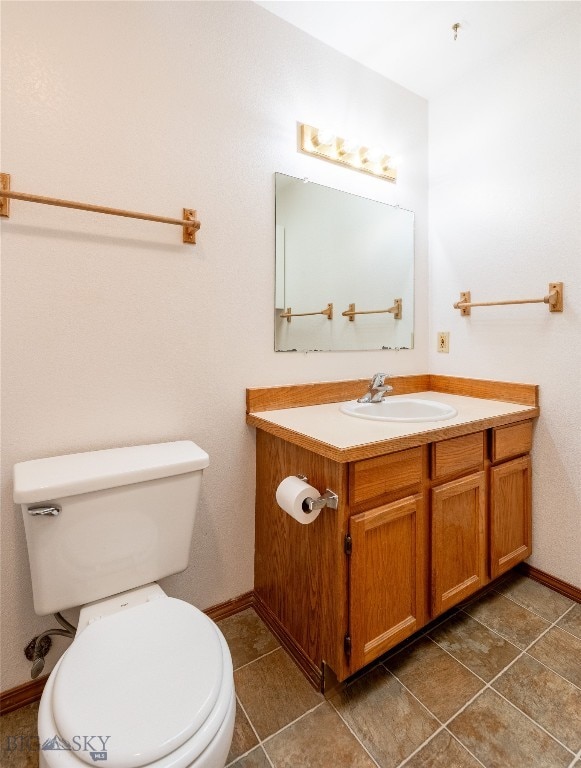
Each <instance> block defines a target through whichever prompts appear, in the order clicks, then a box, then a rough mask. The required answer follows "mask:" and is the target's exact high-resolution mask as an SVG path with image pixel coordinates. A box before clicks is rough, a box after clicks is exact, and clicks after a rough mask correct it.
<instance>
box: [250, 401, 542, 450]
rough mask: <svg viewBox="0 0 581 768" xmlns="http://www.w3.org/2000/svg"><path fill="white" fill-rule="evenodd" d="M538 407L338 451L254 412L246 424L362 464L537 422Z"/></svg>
mask: <svg viewBox="0 0 581 768" xmlns="http://www.w3.org/2000/svg"><path fill="white" fill-rule="evenodd" d="M539 413H540V411H539V408H534V407H531V408H530V410H528V411H522V412H521V413H508V414H506V415H504V416H491V417H489V418H486V419H477V420H476V421H469V422H466V423H465V424H456V425H455V426H452V427H444V426H442V427H436V428H431V429H430V430H429V431H426V432H419V433H416V434H413V435H403V436H402V437H390V438H388V439H386V440H381V441H377V442H373V443H363V444H362V445H354V446H350V447H348V448H336V447H335V446H333V445H329V443H324V442H322V441H321V440H316V439H315V438H313V437H309V436H308V435H304V434H302V433H301V432H295V431H294V430H292V429H288V428H287V427H281V426H280V425H279V424H274V423H273V422H271V421H267V420H266V419H262V418H261V417H260V416H257V415H256V414H254V413H249V414H248V415H247V416H246V423H247V424H250V425H251V426H253V427H258V428H259V429H262V430H264V431H265V432H269V433H270V434H271V435H275V436H276V437H280V438H282V439H283V440H287V441H288V442H289V443H293V444H294V445H298V446H300V447H301V448H306V449H307V450H308V451H313V452H314V453H318V454H319V455H320V456H324V457H325V458H327V459H331V460H333V461H338V462H340V463H345V462H348V461H359V460H360V459H371V458H374V457H375V456H383V455H385V454H387V453H394V452H395V451H402V450H405V449H406V448H414V447H416V446H418V445H425V444H426V443H432V442H434V441H436V440H447V439H448V438H451V437H461V436H462V435H469V434H471V433H472V432H480V431H481V430H484V429H490V428H491V427H502V426H505V425H506V424H515V423H516V422H518V421H527V420H528V419H535V418H536V417H537V416H538V415H539Z"/></svg>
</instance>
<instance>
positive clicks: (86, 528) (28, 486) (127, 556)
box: [14, 440, 209, 615]
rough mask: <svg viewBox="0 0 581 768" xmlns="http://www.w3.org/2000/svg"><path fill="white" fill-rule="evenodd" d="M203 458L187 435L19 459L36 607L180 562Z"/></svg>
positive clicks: (65, 602) (71, 601)
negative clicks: (151, 442) (178, 438)
mask: <svg viewBox="0 0 581 768" xmlns="http://www.w3.org/2000/svg"><path fill="white" fill-rule="evenodd" d="M208 464H209V457H208V454H207V453H206V452H205V451H203V450H202V449H201V448H200V447H199V446H197V445H196V444H195V443H192V442H190V441H188V440H182V441H179V442H173V443H160V444H156V445H138V446H133V447H130V448H112V449H109V450H105V451H92V452H88V453H75V454H71V455H69V456H54V457H52V458H48V459H36V460H34V461H26V462H22V463H20V464H16V465H15V467H14V501H15V502H16V503H17V504H20V505H21V507H22V514H23V517H24V527H25V531H26V542H27V545H28V557H29V560H30V571H31V576H32V591H33V597H34V610H35V611H36V613H38V614H40V615H45V614H48V613H56V612H57V611H62V610H64V609H65V608H71V607H73V606H79V605H83V604H85V603H88V602H91V601H93V600H99V599H101V598H103V597H108V596H110V595H115V594H117V593H118V592H123V591H125V590H128V589H132V588H133V587H138V586H141V585H143V584H148V583H150V582H152V581H156V580H157V579H161V578H163V577H164V576H169V575H170V574H172V573H179V571H183V570H184V569H185V568H186V567H187V565H188V560H189V555H190V544H191V539H192V530H193V526H194V518H195V514H196V508H197V505H198V499H199V495H200V487H201V483H202V471H203V470H204V468H205V467H207V466H208ZM46 509H48V510H52V512H53V514H50V512H49V513H46V514H42V511H43V510H46ZM55 511H56V512H58V514H54V512H55ZM31 513H32V514H31Z"/></svg>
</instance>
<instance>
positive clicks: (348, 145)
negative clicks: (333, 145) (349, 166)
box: [339, 139, 359, 155]
mask: <svg viewBox="0 0 581 768" xmlns="http://www.w3.org/2000/svg"><path fill="white" fill-rule="evenodd" d="M358 149H359V142H358V141H356V140H355V139H343V141H342V142H341V144H340V146H339V154H340V155H354V154H355V152H357V150H358Z"/></svg>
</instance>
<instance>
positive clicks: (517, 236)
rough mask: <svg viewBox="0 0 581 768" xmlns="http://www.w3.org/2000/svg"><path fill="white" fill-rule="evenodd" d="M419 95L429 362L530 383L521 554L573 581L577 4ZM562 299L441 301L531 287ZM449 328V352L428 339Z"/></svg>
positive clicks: (579, 497)
mask: <svg viewBox="0 0 581 768" xmlns="http://www.w3.org/2000/svg"><path fill="white" fill-rule="evenodd" d="M569 6H570V10H569V12H568V14H567V15H566V16H565V17H561V18H560V19H559V20H558V22H557V23H556V24H555V25H554V26H552V27H549V28H547V29H545V30H543V31H542V32H539V33H538V34H536V35H533V36H531V37H529V38H527V39H526V40H525V41H524V42H523V43H521V44H520V45H519V46H518V47H516V48H515V49H514V50H512V51H511V52H510V53H508V54H507V55H505V56H504V57H502V58H500V59H497V60H495V61H490V62H488V63H487V64H486V65H485V66H482V67H480V68H479V69H478V70H477V71H473V72H471V73H470V75H469V76H466V77H465V78H463V79H460V80H459V81H458V82H457V83H455V84H454V86H453V87H452V88H449V89H448V90H447V92H446V93H445V94H443V95H442V96H441V97H440V98H437V99H434V100H432V101H430V312H431V316H430V371H431V372H433V373H441V374H452V375H460V376H475V377H481V378H494V377H498V378H500V379H504V380H508V381H523V382H532V383H535V384H539V385H540V399H541V417H540V419H539V420H538V423H537V425H536V429H535V439H534V455H533V469H534V471H533V477H534V482H533V556H532V557H531V559H530V560H529V562H530V563H531V565H534V566H536V567H537V568H540V569H541V570H543V571H547V572H548V573H551V574H553V575H554V576H557V577H559V578H561V579H564V580H565V581H568V582H570V583H572V584H575V585H577V586H580V587H581V474H580V472H579V470H580V468H581V429H580V425H581V397H580V381H581V314H580V310H579V307H580V305H581V304H580V303H581V215H580V214H581V98H580V96H581V6H580V5H579V4H578V3H569ZM552 281H563V282H564V283H565V311H564V312H563V314H550V313H549V311H548V309H547V308H546V307H545V306H544V305H530V306H514V307H490V308H482V309H473V310H472V315H471V317H469V318H468V317H461V316H460V313H459V312H458V311H457V310H454V309H452V304H453V302H454V301H456V300H457V298H458V295H459V292H460V291H465V290H470V291H471V292H472V299H473V301H494V300H500V299H504V298H506V299H517V298H533V297H539V296H543V295H544V294H545V293H547V292H548V284H549V282H552ZM445 330H447V331H450V354H449V355H445V354H437V353H436V352H435V351H432V350H433V349H435V340H436V333H437V332H438V331H445Z"/></svg>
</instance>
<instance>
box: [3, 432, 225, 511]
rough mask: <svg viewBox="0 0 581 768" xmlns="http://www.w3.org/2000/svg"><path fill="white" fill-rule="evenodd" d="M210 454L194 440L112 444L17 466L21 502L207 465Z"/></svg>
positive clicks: (17, 492) (16, 494) (16, 492)
mask: <svg viewBox="0 0 581 768" xmlns="http://www.w3.org/2000/svg"><path fill="white" fill-rule="evenodd" d="M209 463H210V457H209V456H208V454H207V453H206V452H205V451H203V450H202V449H201V448H200V447H199V446H198V445H196V444H195V443H193V442H192V441H191V440H178V441H176V442H172V443H156V444H154V445H134V446H131V447H128V448H109V449H107V450H104V451H88V452H86V453H72V454H69V455H68V456H52V457H50V458H47V459H33V460H32V461H23V462H21V463H19V464H15V465H14V501H15V502H16V503H17V504H34V503H36V502H43V501H50V500H53V499H60V498H63V497H66V496H75V495H77V494H81V493H91V492H92V491H101V490H105V489H107V488H117V487H119V486H121V485H131V484H133V483H141V482H144V481H146V480H157V479H159V478H162V477H172V476H175V475H182V474H186V473H188V472H195V471H197V470H202V469H204V468H205V467H207V466H208V464H209Z"/></svg>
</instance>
